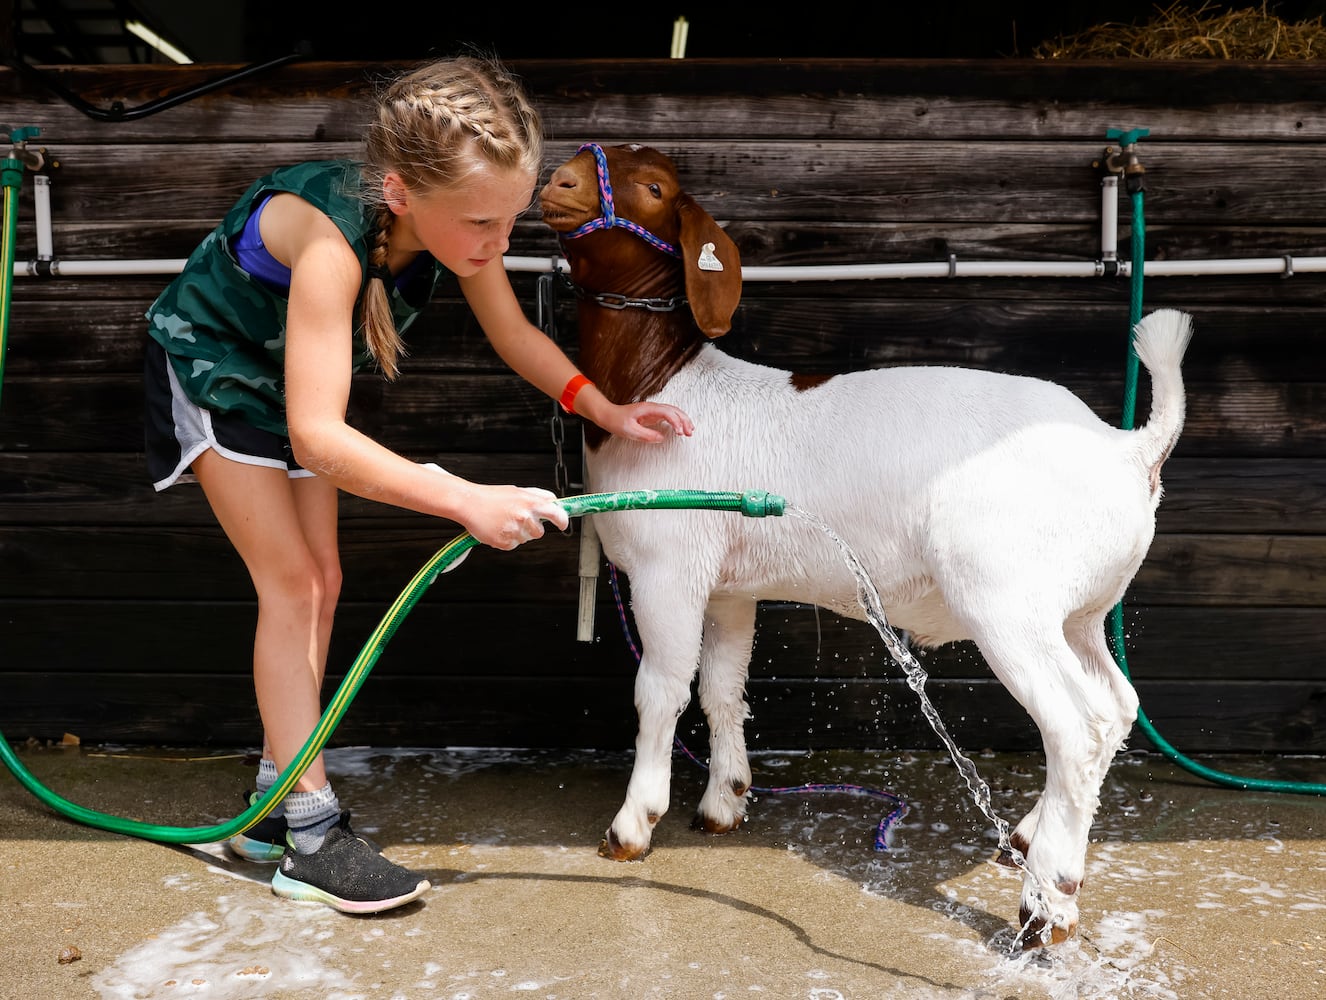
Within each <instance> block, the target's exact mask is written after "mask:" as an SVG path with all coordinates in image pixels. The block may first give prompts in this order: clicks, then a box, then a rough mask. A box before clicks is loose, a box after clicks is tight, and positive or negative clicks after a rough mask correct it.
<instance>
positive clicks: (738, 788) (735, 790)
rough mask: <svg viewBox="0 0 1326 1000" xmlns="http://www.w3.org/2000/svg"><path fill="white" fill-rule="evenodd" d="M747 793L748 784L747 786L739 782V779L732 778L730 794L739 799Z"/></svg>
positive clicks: (748, 789)
mask: <svg viewBox="0 0 1326 1000" xmlns="http://www.w3.org/2000/svg"><path fill="white" fill-rule="evenodd" d="M748 791H750V785H749V784H747V783H746V782H744V781H742V780H740V779H739V778H733V779H732V794H733V795H735V796H736V797H737V798H741V797H742V796H743V795H745V794H746V793H747V792H748Z"/></svg>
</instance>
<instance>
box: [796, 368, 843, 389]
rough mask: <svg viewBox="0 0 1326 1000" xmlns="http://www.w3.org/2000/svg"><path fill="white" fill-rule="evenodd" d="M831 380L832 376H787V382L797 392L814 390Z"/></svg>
mask: <svg viewBox="0 0 1326 1000" xmlns="http://www.w3.org/2000/svg"><path fill="white" fill-rule="evenodd" d="M831 378H833V376H832V375H804V374H798V373H797V372H792V373H791V374H790V376H789V381H790V382H791V383H792V388H793V389H795V390H796V391H797V392H806V391H807V390H809V389H814V388H815V387H816V386H820V385H823V384H824V383H825V382H827V381H829V379H831Z"/></svg>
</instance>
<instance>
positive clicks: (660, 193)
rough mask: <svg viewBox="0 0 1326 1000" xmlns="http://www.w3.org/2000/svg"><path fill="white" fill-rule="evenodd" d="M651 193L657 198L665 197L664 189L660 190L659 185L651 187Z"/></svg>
mask: <svg viewBox="0 0 1326 1000" xmlns="http://www.w3.org/2000/svg"><path fill="white" fill-rule="evenodd" d="M649 193H650V194H652V195H653V196H654V197H655V198H662V197H663V189H662V188H660V187H659V186H658V185H657V184H651V185H649Z"/></svg>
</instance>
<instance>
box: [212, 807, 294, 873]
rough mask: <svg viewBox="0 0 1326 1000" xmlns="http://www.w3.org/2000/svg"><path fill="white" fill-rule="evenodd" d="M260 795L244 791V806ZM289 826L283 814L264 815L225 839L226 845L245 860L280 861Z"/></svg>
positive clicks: (283, 852)
mask: <svg viewBox="0 0 1326 1000" xmlns="http://www.w3.org/2000/svg"><path fill="white" fill-rule="evenodd" d="M260 798H262V796H261V795H259V794H258V793H257V792H245V793H244V808H245V809H247V808H248V807H249V806H251V805H253V803H255V802H257V801H258V800H259V799H260ZM289 829H290V827H289V825H288V824H287V823H286V821H285V816H284V815H281V816H264V817H263V818H262V819H260V820H258V822H256V823H254V824H253V825H252V826H251V827H249V828H248V829H247V830H245V831H244V832H243V833H237V834H235V835H234V836H233V837H231V838H230V839H229V840H227V841H226V846H227V847H229V848H230V849H231V850H232V851H234V852H235V853H236V854H238V855H239V856H240V857H241V858H243V859H244V860H245V861H258V862H264V863H265V862H271V861H280V860H281V857H282V856H283V855H284V854H285V835H286V831H287V830H289Z"/></svg>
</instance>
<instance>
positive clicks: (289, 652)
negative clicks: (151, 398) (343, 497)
mask: <svg viewBox="0 0 1326 1000" xmlns="http://www.w3.org/2000/svg"><path fill="white" fill-rule="evenodd" d="M193 470H194V472H195V474H196V475H197V477H198V481H199V483H201V484H202V487H203V490H204V492H205V493H206V494H207V499H208V502H209V503H210V504H211V505H212V510H213V512H214V513H215V515H216V518H217V521H218V522H219V523H220V525H221V527H222V528H223V529H224V531H225V533H226V536H227V537H228V538H229V539H230V542H231V544H232V545H234V547H235V550H236V551H237V552H238V553H239V555H240V558H241V559H243V561H244V565H245V566H246V567H247V569H248V571H249V576H250V577H251V578H252V580H253V586H254V589H255V590H256V592H257V596H258V625H257V631H256V634H255V636H254V643H253V678H254V686H255V689H256V691H257V698H258V711H259V714H260V715H261V716H262V723H263V730H264V750H265V751H268V750H269V751H270V754H271V757H272V759H273V761H274V762H275V764H276V768H277V770H278V771H284V770H285V768H286V767H287V766H289V764H290V762H291V761H292V760H293V759H294V758H295V756H296V755H297V754H298V753H299V751H300V749H301V748H302V747H303V745H304V743H305V742H306V741H307V740H308V737H309V734H310V733H311V732H312V731H313V729H314V727H315V726H316V725H317V722H318V719H319V717H320V716H321V714H322V700H321V689H322V679H323V675H324V673H325V671H326V660H327V648H328V644H329V641H330V635H331V626H332V619H333V617H334V615H335V610H336V601H337V599H338V597H339V596H340V585H341V571H340V560H339V557H338V555H337V549H336V508H337V497H336V490H335V488H334V487H332V486H331V485H329V484H328V483H326V482H325V481H323V480H320V479H318V478H316V477H311V478H304V479H290V478H289V477H288V476H287V475H286V474H285V472H284V471H283V470H280V469H271V468H267V467H264V466H256V465H247V464H244V463H242V462H234V461H231V460H230V459H227V458H224V457H223V456H221V455H219V454H217V453H216V452H215V451H207V452H204V453H203V454H202V455H201V456H199V458H197V459H196V460H195V461H194V463H193ZM326 784H327V774H326V769H325V767H324V766H323V761H322V757H321V755H319V756H318V758H317V759H316V760H315V761H314V762H313V763H312V764H311V765H310V766H309V768H308V770H307V771H306V772H305V773H304V774H303V775H302V776H301V777H300V780H299V781H298V783H297V784H296V785H295V790H296V791H305V792H307V791H317V790H318V789H320V788H322V787H323V786H324V785H326Z"/></svg>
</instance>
